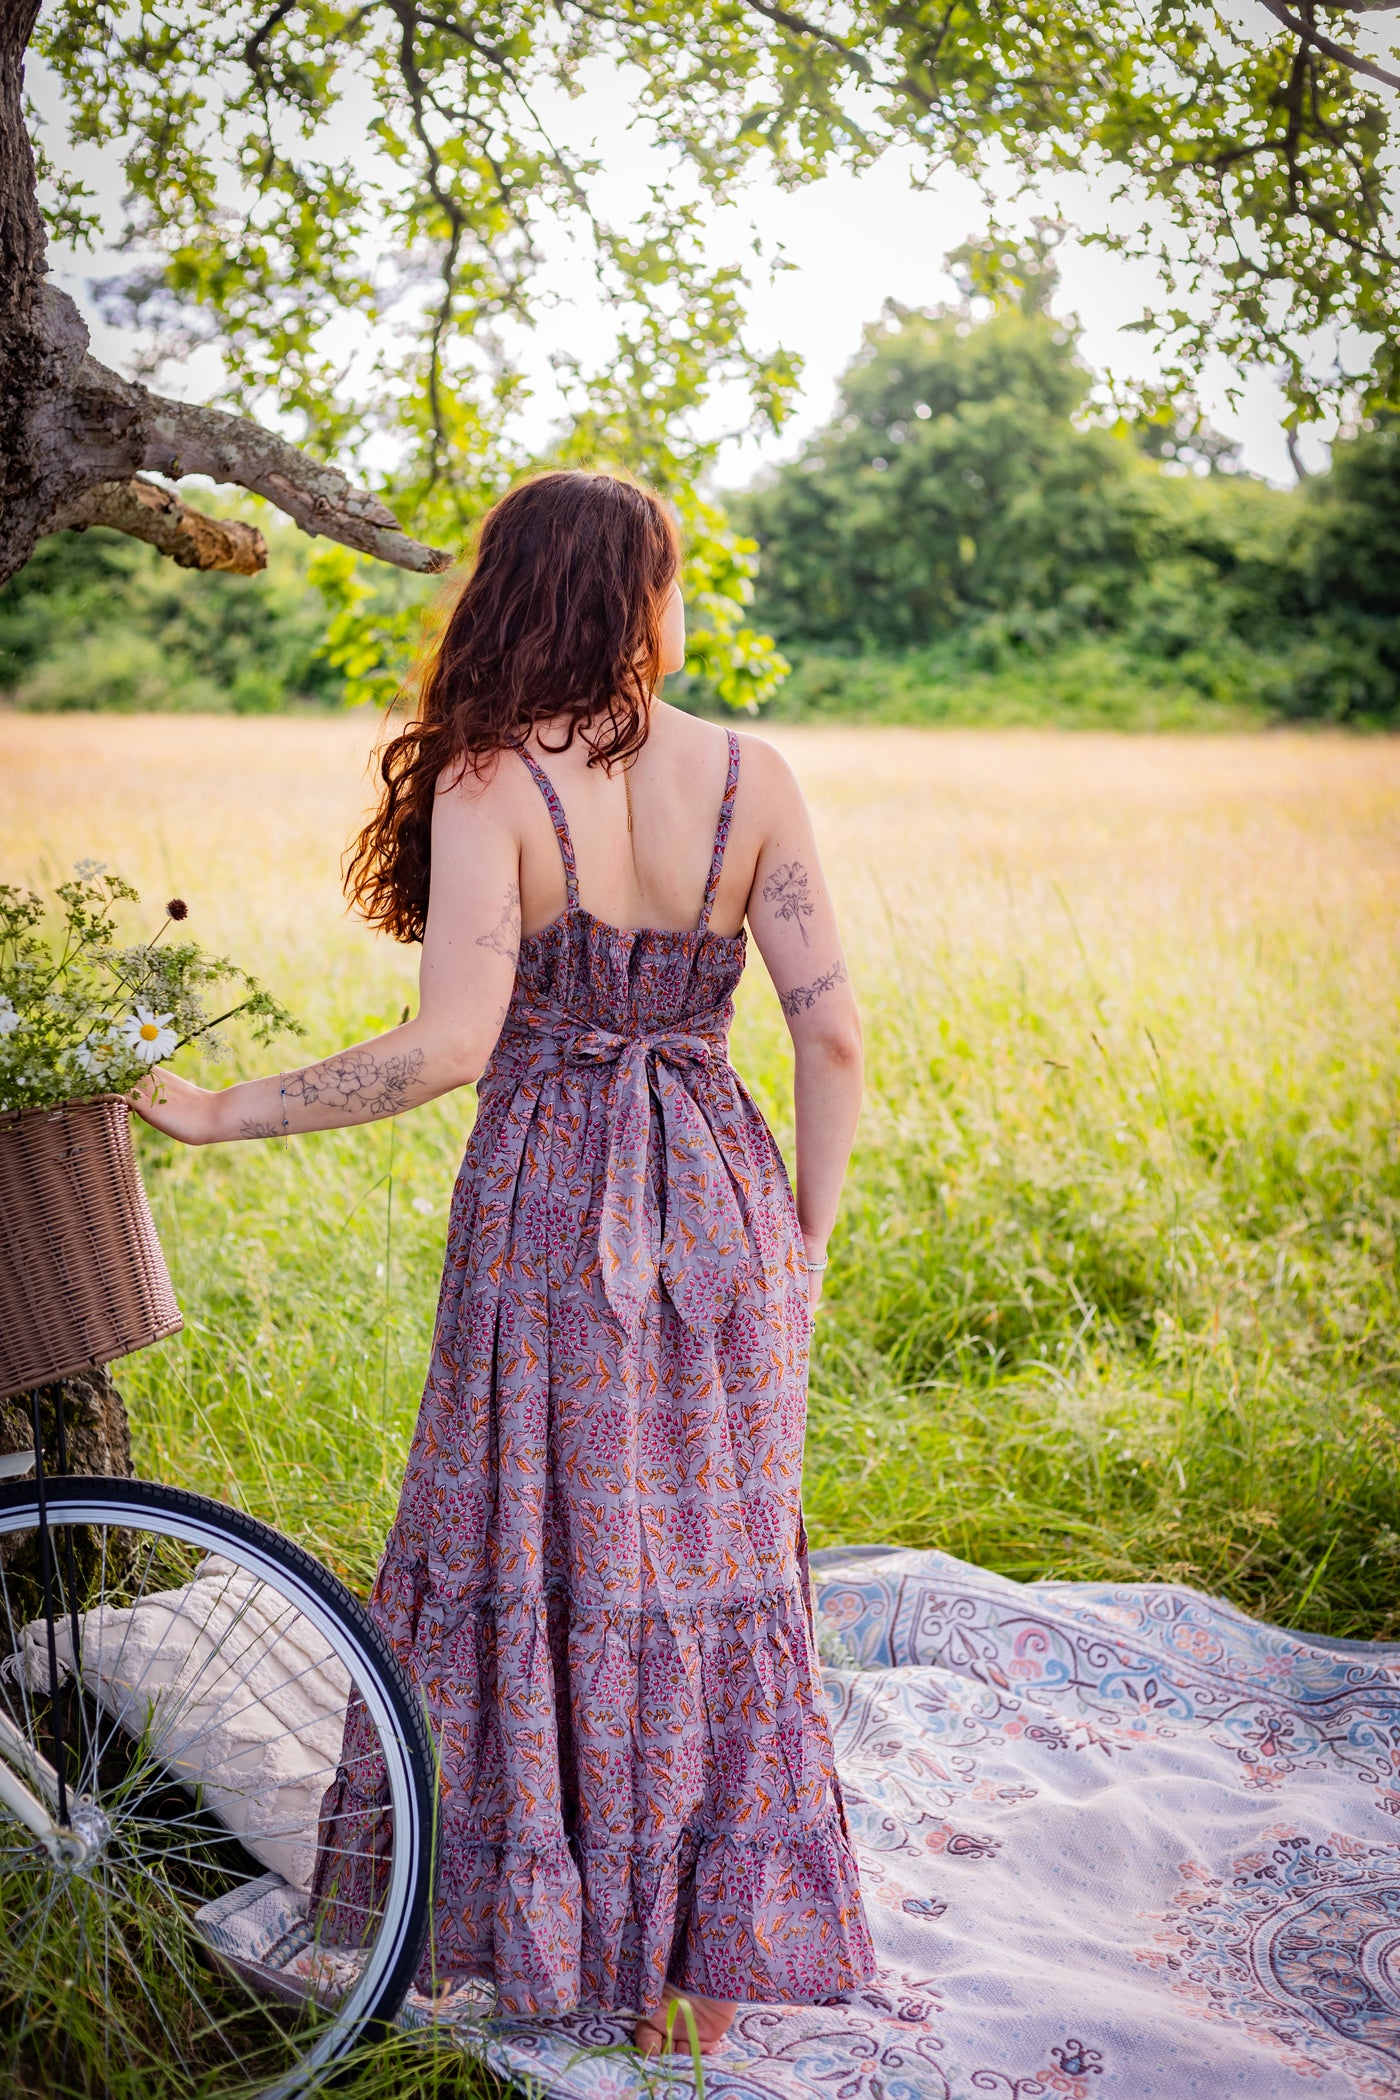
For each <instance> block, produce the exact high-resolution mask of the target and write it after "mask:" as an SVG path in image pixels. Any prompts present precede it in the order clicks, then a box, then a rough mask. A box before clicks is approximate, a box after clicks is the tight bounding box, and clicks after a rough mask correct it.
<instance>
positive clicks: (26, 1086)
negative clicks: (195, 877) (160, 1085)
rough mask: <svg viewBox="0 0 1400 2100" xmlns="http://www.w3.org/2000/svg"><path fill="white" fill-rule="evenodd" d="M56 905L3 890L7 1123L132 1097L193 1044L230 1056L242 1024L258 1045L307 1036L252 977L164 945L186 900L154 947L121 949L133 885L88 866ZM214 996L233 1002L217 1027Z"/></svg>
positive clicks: (1, 987)
mask: <svg viewBox="0 0 1400 2100" xmlns="http://www.w3.org/2000/svg"><path fill="white" fill-rule="evenodd" d="M55 894H56V896H57V899H58V904H59V907H60V911H59V912H57V913H55V912H52V911H51V910H50V908H49V907H47V906H46V905H45V904H44V902H43V899H42V898H40V897H36V896H35V895H34V893H33V891H32V890H28V891H26V890H17V889H15V888H13V887H12V886H11V885H10V884H8V883H0V1111H3V1110H14V1109H22V1108H56V1107H58V1106H60V1105H61V1104H62V1103H64V1102H67V1101H86V1100H90V1099H91V1098H92V1097H93V1095H95V1094H124V1093H125V1092H126V1091H127V1090H128V1088H130V1087H133V1086H134V1085H135V1084H136V1082H137V1080H138V1079H140V1078H141V1077H142V1075H143V1074H144V1073H146V1072H148V1071H149V1070H150V1068H151V1066H152V1065H154V1064H157V1063H159V1062H160V1061H161V1060H162V1059H163V1058H167V1057H170V1056H172V1055H173V1054H174V1052H175V1051H176V1050H178V1049H180V1048H181V1046H182V1045H183V1044H185V1043H190V1042H194V1041H196V1040H197V1041H198V1042H199V1043H200V1045H201V1047H202V1048H203V1050H204V1052H205V1054H206V1055H213V1056H215V1057H218V1056H220V1055H222V1054H224V1053H225V1050H226V1045H225V1043H224V1040H223V1038H222V1037H221V1035H220V1034H219V1030H220V1029H221V1028H223V1027H224V1025H225V1024H226V1023H227V1022H229V1021H234V1020H242V1021H244V1022H246V1023H247V1024H248V1026H249V1027H250V1029H251V1031H252V1033H253V1036H254V1037H255V1039H256V1040H257V1041H258V1042H260V1043H266V1042H269V1041H271V1039H272V1038H273V1036H275V1035H277V1034H279V1033H280V1032H282V1031H283V1030H286V1029H290V1030H291V1031H292V1032H293V1033H295V1034H298V1035H299V1034H300V1033H301V1029H300V1027H299V1025H298V1024H297V1022H295V1021H294V1020H293V1019H292V1016H291V1015H290V1014H289V1013H288V1012H287V1011H286V1009H285V1008H284V1007H282V1006H279V1004H278V1003H277V1001H276V1000H275V999H274V998H273V997H272V996H271V994H270V993H268V992H265V991H264V990H263V989H262V987H261V985H259V984H258V983H257V982H256V981H255V980H254V979H253V978H251V977H250V976H249V975H248V973H247V971H246V970H240V969H239V968H237V966H236V965H235V964H233V963H231V962H226V961H224V960H223V959H222V958H221V957H218V956H210V955H206V954H205V953H204V951H203V949H202V948H200V947H199V945H198V943H197V942H195V941H186V940H181V939H180V938H178V936H176V937H172V938H167V935H169V934H170V931H171V928H172V927H174V926H178V925H179V924H180V923H181V922H182V921H183V920H184V919H185V918H187V917H188V907H187V906H186V905H185V904H184V902H183V901H182V900H181V899H180V898H179V897H172V899H171V900H170V902H169V904H167V905H166V907H165V918H164V920H163V922H162V924H161V926H160V928H159V930H158V931H157V933H156V934H155V935H154V937H153V938H152V939H151V940H149V941H138V942H137V943H136V944H135V946H134V947H127V948H123V947H120V946H118V945H117V942H116V920H115V917H114V915H113V914H114V908H115V907H116V906H117V905H119V904H123V903H128V902H130V903H134V902H136V901H137V898H136V892H135V890H134V889H132V887H131V885H130V884H129V883H126V882H123V881H122V879H121V877H120V876H118V875H112V874H109V873H108V871H107V869H106V868H105V867H104V866H103V864H102V862H101V861H93V860H85V861H79V863H78V865H77V867H76V869H75V870H74V873H73V877H72V879H71V880H70V881H68V882H61V883H59V884H58V886H57V890H56V893H55ZM216 988H223V991H224V996H225V997H228V995H229V993H230V992H231V993H232V1000H231V1003H230V1004H228V1005H227V1006H226V1007H225V1008H224V1010H223V1011H222V1012H220V1013H217V1014H215V1015H213V1016H212V1018H211V1016H210V1014H209V1012H208V1010H207V1003H206V1002H208V1003H217V1002H216V1001H215V1000H214V999H213V994H214V992H215V989H216Z"/></svg>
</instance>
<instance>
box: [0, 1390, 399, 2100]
mask: <svg viewBox="0 0 1400 2100" xmlns="http://www.w3.org/2000/svg"><path fill="white" fill-rule="evenodd" d="M32 1416H33V1425H34V1449H33V1453H32V1470H33V1478H32V1480H29V1479H26V1480H23V1481H12V1482H11V1484H9V1485H6V1486H0V2064H7V2068H8V2077H7V2078H5V2079H0V2084H2V2085H3V2088H4V2090H5V2091H6V2092H7V2094H15V2095H20V2094H30V2093H34V2094H39V2093H42V2094H44V2095H46V2096H47V2095H53V2094H56V2093H65V2094H66V2093H70V2092H71V2093H77V2094H82V2095H84V2096H87V2095H92V2096H94V2100H99V2096H100V2100H108V2096H111V2100H125V2096H126V2095H128V2094H129V2095H131V2096H132V2100H136V2096H137V2095H139V2096H140V2100H157V2096H159V2100H166V2096H167V2095H168V2096H170V2100H175V2096H179V2100H186V2096H190V2100H193V2096H196V2095H206V2094H207V2095H215V2094H217V2095H218V2096H219V2100H225V2096H227V2095H230V2094H232V2093H235V2092H236V2093H239V2094H245V2093H246V2094H248V2095H250V2096H252V2095H256V2096H257V2100H292V2096H293V2095H295V2094H298V2093H302V2092H304V2091H305V2090H306V2089H307V2088H308V2087H309V2086H312V2085H315V2084H317V2083H318V2082H320V2081H321V2080H323V2079H324V2078H326V2077H327V2076H328V2075H329V2074H330V2073H331V2072H332V2071H333V2070H334V2069H335V2067H336V2066H338V2065H342V2064H343V2060H344V2059H345V2057H346V2055H347V2053H348V2052H349V2051H350V2050H351V2049H353V2048H354V2047H355V2046H356V2044H357V2043H359V2042H361V2041H363V2040H365V2039H367V2038H371V2037H375V2036H377V2035H380V2034H382V2033H383V2032H384V2031H385V2030H386V2028H387V2026H388V2024H389V2023H390V2022H391V2021H392V2018H393V2015H394V2013H395V2012H396V2011H397V2010H398V2008H399V2006H400V2004H401V2003H402V2001H403V1998H404V1996H405V1993H406V1991H407V1990H408V1988H409V1986H410V1984H411V1982H412V1979H413V1977H414V1975H415V1973H416V1971H417V1969H418V1966H419V1962H420V1959H421V1956H422V1952H423V1947H424V1943H425V1939H426V1935H427V1932H428V1927H429V1918H430V1901H431V1877H432V1868H433V1839H434V1771H433V1760H432V1753H431V1745H430V1741H429V1735H428V1730H427V1727H426V1724H425V1721H424V1717H423V1713H422V1709H421V1705H420V1702H419V1699H418V1697H417V1695H416V1694H415V1692H414V1691H413V1689H412V1687H411V1686H410V1684H409V1681H408V1679H407V1677H406V1676H405V1674H404V1672H403V1671H402V1669H401V1668H400V1666H399V1664H398V1662H397V1660H396V1658H395V1657H394V1655H393V1653H392V1651H391V1650H390V1648H389V1646H388V1643H387V1642H386V1640H385V1639H384V1636H383V1635H382V1634H381V1633H380V1631H379V1629H378V1628H377V1627H376V1625H375V1623H374V1621H373V1620H372V1619H371V1618H370V1616H369V1614H368V1612H367V1611H366V1610H365V1607H364V1606H363V1605H362V1604H361V1603H360V1602H359V1601H358V1599H356V1598H355V1597H354V1596H353V1595H352V1594H351V1592H350V1591H349V1590H348V1589H346V1587H345V1585H344V1584H343V1583H342V1582H340V1581H339V1580H338V1579H337V1577H336V1576H334V1575H333V1574H332V1573H331V1572H330V1570H329V1569H327V1568H324V1567H323V1566H321V1564H320V1563H319V1562H317V1561H316V1560H314V1559H313V1558H312V1556H311V1555H310V1554H308V1553H306V1552H305V1551H304V1550H303V1549H302V1548H301V1547H299V1546H297V1545H296V1544H294V1543H293V1542H292V1541H291V1540H290V1539H287V1538H284V1537H283V1536H282V1535H281V1534H280V1533H279V1532H277V1531H274V1530H273V1529H272V1528H271V1527H270V1526H268V1525H266V1524H263V1523H260V1522H258V1521H257V1520H256V1519H254V1518H252V1517H249V1516H246V1515H245V1514H244V1513H243V1512H242V1511H240V1510H236V1509H233V1508H230V1507H227V1506H226V1505H224V1504H222V1503H218V1502H214V1501H211V1500H209V1499H208V1498H207V1497H205V1496H202V1495H196V1494H191V1493H187V1492H186V1491H184V1490H183V1489H180V1488H173V1487H165V1486H161V1485H159V1484H157V1483H154V1482H149V1481H142V1480H126V1479H117V1478H110V1479H109V1478H88V1477H85V1476H70V1475H69V1474H68V1472H67V1452H66V1438H65V1429H64V1422H63V1414H62V1403H61V1394H60V1400H59V1407H58V1411H57V1416H56V1422H55V1431H56V1434H55V1443H56V1446H57V1449H56V1452H55V1457H56V1460H57V1467H58V1470H57V1473H56V1474H53V1475H50V1474H48V1473H47V1472H46V1470H45V1464H44V1452H43V1448H42V1437H41V1434H40V1412H39V1401H38V1395H37V1394H35V1395H34V1396H33V1400H32ZM20 1456H21V1461H25V1460H28V1459H29V1458H30V1456H31V1455H30V1454H27V1453H26V1454H21V1455H20ZM23 1469H24V1470H26V1471H27V1470H28V1466H27V1465H25V1466H24V1467H23ZM6 1470H7V1471H9V1472H11V1473H14V1472H15V1471H17V1470H20V1467H19V1466H17V1465H16V1464H15V1463H14V1462H11V1464H10V1465H9V1466H8V1467H7V1468H6ZM352 1695H353V1696H355V1698H356V1699H357V1703H358V1712H359V1715H360V1716H361V1718H360V1720H359V1721H358V1722H357V1728H356V1731H355V1737H354V1742H355V1749H354V1754H353V1756H352V1758H351V1764H352V1766H353V1767H355V1769H353V1770H349V1771H347V1770H346V1769H345V1768H344V1767H340V1769H341V1781H340V1784H341V1786H342V1790H343V1789H344V1787H345V1785H346V1784H347V1783H348V1787H349V1790H350V1797H351V1799H352V1800H353V1801H354V1802H356V1803H357V1806H356V1809H355V1814H356V1817H357V1818H358V1821H357V1823H356V1825H355V1831H354V1835H355V1838H356V1842H355V1843H354V1844H337V1842H336V1840H337V1838H338V1837H339V1836H341V1835H343V1834H344V1833H343V1832H342V1831H341V1828H340V1824H339V1822H338V1821H337V1820H336V1818H334V1817H332V1818H331V1819H330V1820H329V1821H325V1820H323V1821H322V1822H321V1823H320V1825H319V1841H318V1822H317V1811H318V1808H319V1804H320V1799H321V1796H322V1795H323V1794H324V1792H325V1790H326V1788H327V1787H329V1786H331V1785H332V1783H333V1782H334V1781H336V1774H337V1768H338V1766H340V1759H341V1716H340V1712H339V1707H340V1705H343V1704H344V1703H345V1702H347V1701H348V1700H349V1699H350V1698H351V1697H352ZM338 1798H343V1791H342V1796H339V1797H338ZM313 1876H314V1880H313ZM264 1917H270V1918H272V1919H274V1921H275V1923H276V1925H277V1936H276V1938H275V1942H274V1943H273V1944H271V1945H267V1946H260V1947H259V1950H258V1952H257V1953H256V1955H250V1954H249V1953H248V1951H247V1942H246V1932H245V1933H244V1936H243V1937H242V1938H240V1931H241V1930H242V1929H243V1927H244V1925H246V1921H247V1920H248V1919H249V1918H257V1919H262V1918H264ZM264 1938H266V1933H264Z"/></svg>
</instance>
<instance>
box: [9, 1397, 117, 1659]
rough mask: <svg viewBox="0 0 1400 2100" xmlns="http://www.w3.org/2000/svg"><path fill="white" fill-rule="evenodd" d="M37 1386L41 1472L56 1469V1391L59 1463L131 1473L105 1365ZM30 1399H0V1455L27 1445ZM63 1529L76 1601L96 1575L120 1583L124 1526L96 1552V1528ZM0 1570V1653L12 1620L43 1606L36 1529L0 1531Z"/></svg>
mask: <svg viewBox="0 0 1400 2100" xmlns="http://www.w3.org/2000/svg"><path fill="white" fill-rule="evenodd" d="M38 1391H39V1427H40V1434H41V1435H42V1437H43V1450H44V1470H45V1472H46V1473H57V1472H58V1471H59V1470H60V1468H59V1450H58V1433H57V1430H58V1421H57V1417H58V1397H59V1394H60V1393H61V1394H62V1396H63V1420H64V1428H65V1430H66V1432H67V1443H68V1467H67V1470H68V1471H69V1472H70V1473H84V1474H116V1475H117V1476H118V1478H119V1479H123V1480H129V1479H130V1478H131V1476H132V1464H131V1427H130V1424H129V1422H128V1420H127V1413H126V1407H125V1405H124V1404H123V1401H122V1396H121V1394H120V1393H119V1392H118V1391H117V1388H116V1386H115V1385H114V1384H113V1383H112V1376H111V1373H110V1372H109V1371H108V1370H107V1368H106V1366H105V1365H100V1366H98V1367H97V1368H96V1369H94V1370H91V1371H79V1372H77V1373H76V1374H75V1375H74V1376H73V1377H72V1378H65V1379H64V1380H63V1381H62V1383H61V1385H43V1386H40V1387H39V1389H38ZM30 1406H31V1396H30V1395H29V1394H28V1393H15V1394H12V1395H11V1397H10V1398H9V1399H7V1400H0V1461H3V1460H4V1459H5V1458H6V1457H10V1456H13V1455H15V1454H19V1455H21V1456H23V1455H25V1454H28V1453H32V1451H33V1448H34V1424H33V1420H32V1418H31V1414H30ZM9 1477H10V1478H11V1479H12V1480H13V1479H16V1478H19V1479H32V1477H33V1475H32V1471H31V1469H30V1468H28V1467H25V1468H22V1469H21V1470H20V1471H19V1472H18V1473H17V1474H11V1475H10V1476H9ZM70 1536H71V1539H72V1547H73V1561H72V1574H73V1576H74V1577H75V1578H76V1581H77V1586H78V1605H79V1608H80V1609H82V1608H83V1607H84V1606H85V1605H86V1603H87V1602H88V1600H89V1597H90V1595H91V1593H92V1590H93V1588H94V1586H95V1585H96V1584H97V1583H98V1582H99V1581H101V1582H104V1583H105V1585H106V1586H107V1588H108V1590H109V1591H111V1590H113V1589H115V1588H116V1587H118V1586H119V1585H120V1583H121V1581H122V1579H123V1577H124V1576H125V1575H126V1574H127V1573H128V1572H129V1565H130V1561H131V1551H132V1541H131V1537H130V1534H129V1533H127V1532H116V1531H113V1532H108V1534H107V1539H106V1550H105V1552H104V1551H103V1549H102V1546H101V1544H100V1542H99V1540H98V1538H97V1536H96V1535H95V1534H94V1533H93V1532H92V1531H91V1530H89V1529H88V1527H87V1526H85V1525H76V1526H74V1527H73V1529H72V1532H71V1534H70ZM60 1550H61V1556H62V1557H61V1561H60V1567H59V1579H60V1583H61V1584H62V1586H63V1590H64V1595H65V1597H66V1595H67V1585H68V1581H69V1563H68V1556H67V1545H66V1541H64V1542H63V1543H62V1545H61V1548H60ZM0 1571H3V1574H4V1587H3V1593H2V1594H0V1657H3V1656H4V1655H6V1654H8V1653H9V1652H10V1646H9V1644H10V1643H11V1641H12V1640H13V1639H14V1638H15V1636H16V1634H17V1633H18V1631H19V1629H20V1627H21V1626H24V1625H27V1624H28V1623H29V1621H30V1620H31V1619H36V1618H37V1617H38V1616H39V1614H40V1612H41V1611H42V1610H43V1584H42V1580H41V1577H40V1570H39V1544H38V1535H37V1533H35V1532H32V1531H28V1532H20V1533H18V1534H17V1535H12V1536H10V1537H9V1538H0Z"/></svg>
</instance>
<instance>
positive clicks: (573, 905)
mask: <svg viewBox="0 0 1400 2100" xmlns="http://www.w3.org/2000/svg"><path fill="white" fill-rule="evenodd" d="M520 756H521V757H522V758H523V759H524V761H525V763H526V765H527V766H528V767H529V769H530V771H531V772H532V773H533V774H534V776H535V785H536V787H537V788H538V789H539V791H540V793H541V794H542V795H543V796H544V803H545V808H546V809H547V810H548V811H549V817H550V822H551V823H552V824H553V826H554V836H555V837H556V838H557V839H558V841H559V854H560V858H561V859H562V860H563V863H564V886H565V889H566V891H567V893H568V899H569V910H570V911H577V910H578V862H577V861H576V860H575V859H574V842H573V840H572V839H571V838H570V837H569V825H568V820H567V819H566V817H565V815H564V805H563V803H562V802H561V801H560V800H559V797H558V795H556V794H555V792H554V783H553V781H552V780H551V779H550V777H549V775H548V773H546V771H545V769H544V767H543V766H542V765H541V764H540V762H539V760H538V759H535V758H531V756H530V754H529V752H528V751H526V750H524V749H523V748H521V750H520Z"/></svg>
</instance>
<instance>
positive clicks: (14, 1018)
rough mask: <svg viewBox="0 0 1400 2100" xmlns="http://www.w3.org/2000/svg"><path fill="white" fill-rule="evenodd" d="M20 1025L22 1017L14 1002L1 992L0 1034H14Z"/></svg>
mask: <svg viewBox="0 0 1400 2100" xmlns="http://www.w3.org/2000/svg"><path fill="white" fill-rule="evenodd" d="M19 1026H20V1018H19V1015H18V1014H17V1013H16V1012H15V1009H14V1005H13V1002H12V1001H11V1000H9V999H7V998H6V997H5V994H4V993H3V992H0V1035H13V1034H14V1032H15V1030H16V1029H17V1028H18V1027H19Z"/></svg>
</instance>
